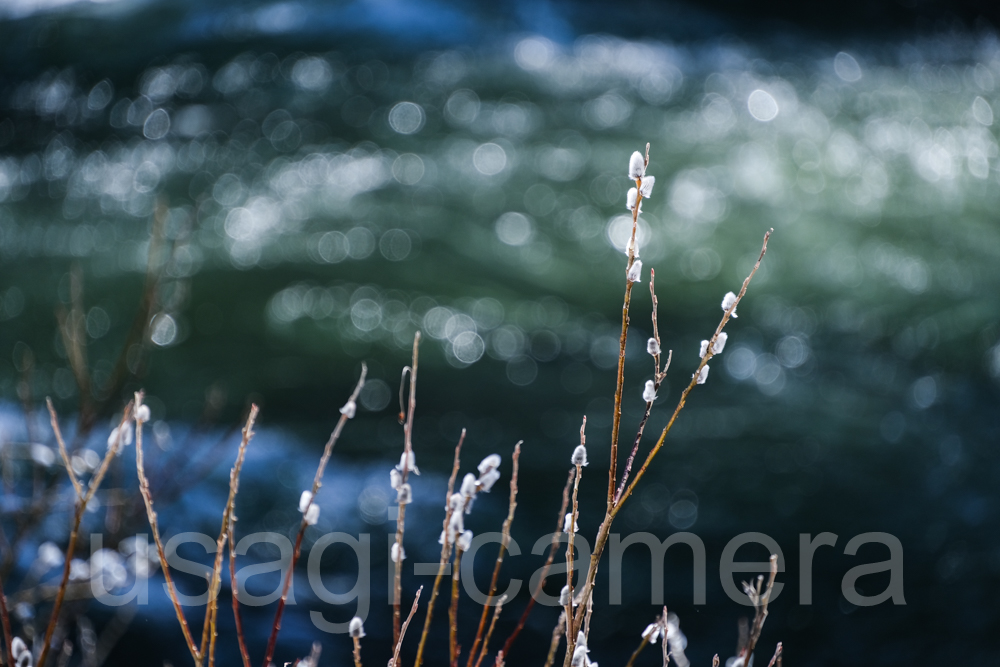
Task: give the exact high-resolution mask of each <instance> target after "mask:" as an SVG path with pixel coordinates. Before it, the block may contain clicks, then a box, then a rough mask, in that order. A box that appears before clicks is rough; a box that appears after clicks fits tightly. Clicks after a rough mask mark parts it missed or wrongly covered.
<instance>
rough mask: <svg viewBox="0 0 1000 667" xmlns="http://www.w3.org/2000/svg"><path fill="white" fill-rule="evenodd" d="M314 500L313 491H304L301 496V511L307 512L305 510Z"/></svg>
mask: <svg viewBox="0 0 1000 667" xmlns="http://www.w3.org/2000/svg"><path fill="white" fill-rule="evenodd" d="M312 501H313V494H312V491H303V492H302V495H301V496H299V511H300V512H302V513H303V514H305V511H306V510H307V509H309V505H311V504H312Z"/></svg>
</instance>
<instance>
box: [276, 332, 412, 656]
mask: <svg viewBox="0 0 1000 667" xmlns="http://www.w3.org/2000/svg"><path fill="white" fill-rule="evenodd" d="M419 352H420V332H419V331H417V332H416V333H414V334H413V362H412V366H411V367H410V398H409V407H408V409H407V413H406V422H405V424H404V426H403V466H402V468H403V469H402V471H400V472H401V473H402V481H401V484H406V480H407V477H408V476H409V472H410V461H411V460H412V458H413V413H414V412H415V411H416V409H417V362H418V361H419V358H420V354H419ZM404 372H405V371H404ZM400 396H402V388H400ZM405 524H406V503H402V502H401V503H399V515H398V517H397V518H396V554H397V555H398V558H396V569H395V573H394V576H393V600H392V638H393V641H394V642H398V641H399V636H400V633H401V630H400V625H399V623H400V611H399V601H400V598H401V597H402V595H403V530H404V526H405ZM265 667H267V666H266V665H265Z"/></svg>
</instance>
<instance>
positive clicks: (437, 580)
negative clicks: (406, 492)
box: [413, 428, 465, 667]
mask: <svg viewBox="0 0 1000 667" xmlns="http://www.w3.org/2000/svg"><path fill="white" fill-rule="evenodd" d="M463 442H465V429H464V428H463V429H462V435H461V436H459V438H458V444H457V445H455V460H454V461H453V462H452V464H451V477H449V478H448V493H447V495H446V496H445V499H444V524H443V525H442V526H441V534H442V535H443V536H444V539H443V540H441V559H440V561H438V571H437V576H435V577H434V586H433V587H432V588H431V599H430V600H428V602H427V615H426V616H425V617H424V629H423V632H421V633H420V645H419V646H417V658H416V660H415V661H414V663H413V667H420V663H421V662H423V659H424V646H425V645H426V644H427V634H428V633H429V632H430V629H431V618H432V617H433V616H434V601H435V600H436V599H437V595H438V588H439V587H440V585H441V579H442V578H444V571H445V566H446V565H447V564H448V559H449V558H450V557H451V547H452V544H451V540H450V539H449V535H448V524H450V523H451V514H452V509H451V494H452V493H454V492H455V480H456V479H457V478H458V468H459V465H460V459H459V455H460V454H461V452H462V443H463Z"/></svg>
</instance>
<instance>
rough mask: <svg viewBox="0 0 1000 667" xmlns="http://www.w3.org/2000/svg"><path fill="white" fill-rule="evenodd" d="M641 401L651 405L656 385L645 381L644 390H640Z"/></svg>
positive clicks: (650, 381) (654, 397) (654, 398)
mask: <svg viewBox="0 0 1000 667" xmlns="http://www.w3.org/2000/svg"><path fill="white" fill-rule="evenodd" d="M642 400H644V401H646V402H647V403H652V402H653V401H655V400H656V383H655V382H653V381H652V380H646V388H645V389H643V390H642Z"/></svg>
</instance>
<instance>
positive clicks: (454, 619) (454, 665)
mask: <svg viewBox="0 0 1000 667" xmlns="http://www.w3.org/2000/svg"><path fill="white" fill-rule="evenodd" d="M463 553H464V552H463V551H462V547H461V546H459V545H458V544H456V545H455V563H454V564H453V565H452V566H451V606H450V607H448V659H449V663H448V664H450V665H451V667H458V654H459V653H460V652H461V650H462V649H461V647H460V646H459V645H458V582H459V578H460V575H461V571H462V554H463Z"/></svg>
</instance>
